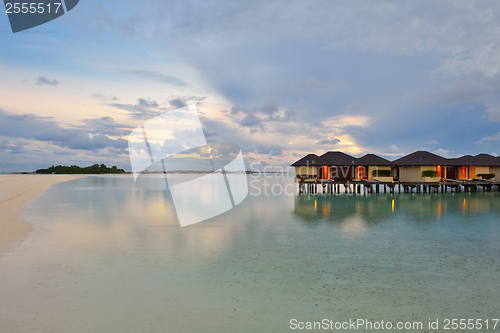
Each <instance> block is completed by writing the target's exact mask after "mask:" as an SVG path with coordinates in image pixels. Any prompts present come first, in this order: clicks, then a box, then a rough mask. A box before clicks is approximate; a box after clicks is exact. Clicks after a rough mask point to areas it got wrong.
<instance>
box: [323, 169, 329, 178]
mask: <svg viewBox="0 0 500 333" xmlns="http://www.w3.org/2000/svg"><path fill="white" fill-rule="evenodd" d="M323 179H328V167H327V166H324V167H323Z"/></svg>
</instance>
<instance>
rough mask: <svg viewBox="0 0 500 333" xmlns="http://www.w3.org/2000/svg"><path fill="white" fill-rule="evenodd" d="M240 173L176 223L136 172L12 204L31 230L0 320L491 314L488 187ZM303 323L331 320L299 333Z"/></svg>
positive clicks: (58, 323) (495, 229) (59, 324)
mask: <svg viewBox="0 0 500 333" xmlns="http://www.w3.org/2000/svg"><path fill="white" fill-rule="evenodd" d="M147 177H149V178H148V180H149V182H159V181H162V180H161V176H159V175H158V176H157V175H154V176H153V175H152V176H147ZM147 177H145V179H146V178H147ZM179 177H181V176H179ZM231 177H244V176H243V175H231ZM206 178H207V181H208V182H209V181H210V178H209V177H206ZM249 180H250V181H251V184H252V186H251V187H250V192H251V193H250V195H249V196H248V197H247V198H246V199H245V200H244V201H243V202H242V203H241V204H240V205H238V206H237V207H236V208H234V209H232V210H230V211H228V212H226V213H224V214H222V215H220V216H217V217H215V218H212V219H210V220H207V221H205V222H202V223H198V224H195V225H192V226H188V227H184V228H181V227H180V226H179V223H178V220H177V217H176V214H175V207H174V206H173V203H172V200H171V198H170V195H169V193H168V191H164V190H161V189H151V188H149V187H148V186H147V184H148V182H146V181H143V182H139V183H137V184H135V183H134V181H133V178H132V177H130V176H91V177H85V178H81V179H76V180H72V181H68V182H65V183H59V184H56V185H54V186H53V187H52V188H51V189H49V190H48V191H46V192H45V193H43V194H42V195H40V196H38V197H37V198H36V199H35V200H33V201H32V202H30V203H29V204H28V205H26V206H25V207H24V210H23V218H25V219H27V220H28V221H30V222H32V223H33V224H34V225H35V226H36V230H35V231H34V232H32V233H31V234H30V235H29V236H28V238H27V239H26V240H25V241H24V242H23V243H22V244H20V245H19V246H18V247H17V248H15V249H14V250H13V251H12V252H10V253H8V254H6V255H4V257H3V258H2V259H0V331H5V332H31V331H33V332H65V333H68V332H120V333H121V332H287V331H293V330H291V329H290V320H291V319H297V320H298V321H303V322H307V321H319V320H322V319H324V318H328V319H331V320H334V321H348V320H349V319H358V318H363V319H368V320H371V321H381V320H384V321H391V322H394V323H396V322H399V321H401V322H403V321H412V322H413V321H421V322H423V328H424V329H423V330H421V331H422V332H424V331H425V332H431V331H449V330H443V327H442V324H440V326H441V327H440V328H439V329H438V330H429V329H427V325H428V320H429V319H432V320H433V321H435V320H436V319H439V320H440V322H441V323H442V321H443V320H444V319H445V318H459V319H461V318H464V319H488V318H489V319H490V320H491V319H492V318H498V317H499V316H500V303H499V299H500V219H499V217H500V193H499V192H492V193H482V192H478V193H447V194H435V193H419V194H408V193H406V194H405V193H401V194H399V193H396V194H382V193H381V194H369V195H347V194H342V195H335V194H322V193H318V194H311V195H309V194H300V195H299V194H298V193H297V192H298V190H297V187H296V186H295V187H294V190H295V191H294V194H292V195H285V194H281V195H273V194H272V193H271V191H270V189H271V188H273V187H272V185H273V184H279V185H274V190H275V191H274V193H275V194H277V192H278V189H279V187H280V186H285V185H287V184H291V183H292V182H293V179H292V178H280V177H273V178H267V177H264V176H260V177H254V176H250V177H249ZM291 188H292V187H288V189H289V192H290V190H291ZM265 190H267V192H265ZM258 192H260V194H259V195H257V194H258ZM269 194H270V195H269ZM498 329H499V328H498V327H497V330H498ZM297 331H300V330H297ZM319 331H321V332H329V331H336V330H329V329H326V330H313V329H310V330H303V332H319ZM358 331H369V330H366V329H359V330H358ZM392 331H395V330H392ZM402 331H405V330H402ZM408 331H412V332H414V331H415V332H417V331H419V330H408ZM474 331H491V328H490V329H489V330H485V329H483V330H474Z"/></svg>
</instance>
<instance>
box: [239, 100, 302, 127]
mask: <svg viewBox="0 0 500 333" xmlns="http://www.w3.org/2000/svg"><path fill="white" fill-rule="evenodd" d="M297 110H298V108H297V107H291V108H289V109H288V110H285V111H282V110H280V104H279V102H278V100H277V99H276V97H268V96H267V97H264V98H263V99H262V100H261V101H260V103H259V104H257V105H252V106H243V105H240V104H236V105H234V106H233V107H232V108H231V112H230V115H231V116H232V117H233V119H234V120H235V121H236V122H237V123H238V124H239V125H240V126H243V127H249V128H252V129H254V130H260V131H262V132H264V131H265V129H266V126H265V123H268V122H293V121H295V120H296V115H297ZM241 115H243V117H241Z"/></svg>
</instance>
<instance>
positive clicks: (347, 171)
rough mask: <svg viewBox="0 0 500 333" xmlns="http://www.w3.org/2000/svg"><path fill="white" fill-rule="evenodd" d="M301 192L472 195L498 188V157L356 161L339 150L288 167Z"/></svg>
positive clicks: (422, 156)
mask: <svg viewBox="0 0 500 333" xmlns="http://www.w3.org/2000/svg"><path fill="white" fill-rule="evenodd" d="M292 166H293V167H294V169H295V182H297V183H298V184H299V191H300V192H306V191H307V192H310V193H315V192H317V190H318V187H322V188H323V192H324V193H338V192H340V191H341V186H343V187H344V190H345V192H356V193H361V192H362V191H363V192H365V191H366V192H369V193H370V192H373V191H375V192H377V193H378V192H380V190H381V188H382V189H383V191H384V192H387V191H388V190H389V191H390V192H391V193H393V192H394V190H395V188H397V189H398V191H399V192H414V191H415V192H438V191H441V192H447V191H452V192H460V191H470V192H475V191H477V190H478V188H479V189H481V190H483V191H491V190H492V189H493V188H496V189H497V190H498V189H499V187H500V157H494V156H491V155H488V154H479V155H476V156H471V155H466V156H462V157H459V158H444V157H441V156H438V155H436V154H433V153H430V152H426V151H416V152H414V153H411V154H409V155H407V156H404V157H401V158H399V159H397V160H394V161H392V162H391V161H389V160H386V159H384V158H382V157H380V156H377V155H374V154H367V155H364V156H362V157H359V158H356V157H353V156H351V155H348V154H345V153H342V152H340V151H329V152H327V153H325V154H323V155H321V156H318V155H315V154H308V155H306V156H304V157H303V158H301V159H299V160H298V161H296V162H295V163H293V164H292Z"/></svg>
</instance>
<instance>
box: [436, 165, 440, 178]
mask: <svg viewBox="0 0 500 333" xmlns="http://www.w3.org/2000/svg"><path fill="white" fill-rule="evenodd" d="M436 171H437V173H438V174H437V176H438V177H439V178H441V166H440V165H438V166H437V167H436Z"/></svg>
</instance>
